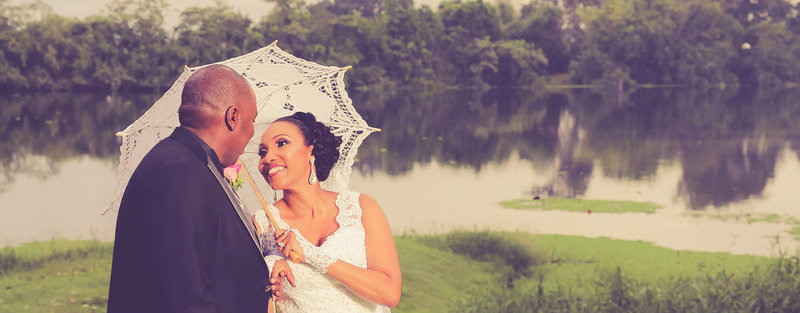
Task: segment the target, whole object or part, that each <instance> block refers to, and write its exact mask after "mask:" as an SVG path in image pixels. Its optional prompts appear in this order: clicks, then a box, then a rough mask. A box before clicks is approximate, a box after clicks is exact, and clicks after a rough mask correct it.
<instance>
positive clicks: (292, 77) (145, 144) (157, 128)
mask: <svg viewBox="0 0 800 313" xmlns="http://www.w3.org/2000/svg"><path fill="white" fill-rule="evenodd" d="M218 64H224V65H227V66H230V67H231V68H233V69H234V70H236V71H237V72H239V73H241V74H242V76H243V77H244V78H245V79H247V81H248V82H250V84H251V86H252V87H253V90H254V91H255V94H256V101H257V107H258V116H257V117H256V127H255V133H254V135H253V138H251V139H250V141H249V143H248V145H247V146H246V147H245V153H244V154H243V155H242V156H241V158H240V160H241V162H242V164H243V165H244V166H245V168H246V169H248V170H249V172H251V173H257V172H258V159H259V158H258V154H257V149H258V144H259V141H260V139H261V135H262V133H263V132H264V130H266V128H267V127H268V126H269V124H270V123H272V121H274V120H275V119H277V118H280V117H283V116H287V115H291V114H294V112H298V111H302V112H310V113H313V114H314V115H315V116H316V117H317V120H319V121H320V122H322V123H324V124H326V125H328V126H329V127H331V130H332V131H333V133H334V134H335V135H337V136H340V137H341V138H342V145H341V146H340V147H339V153H340V157H339V160H338V162H337V163H336V164H335V165H334V167H333V169H332V170H331V174H330V177H329V178H328V179H327V180H326V181H325V182H323V183H322V188H324V189H326V190H331V191H336V192H341V191H345V190H347V189H348V184H349V181H350V173H351V171H352V166H353V161H354V160H355V156H356V153H357V152H358V147H359V145H361V142H362V141H363V140H364V139H365V138H366V137H367V136H368V135H369V134H370V133H372V132H374V131H378V129H376V128H372V127H370V126H369V125H367V122H366V121H364V119H363V118H361V116H360V115H359V114H358V112H356V110H355V108H354V107H353V104H352V101H351V100H350V98H349V97H348V96H347V92H346V91H345V88H344V73H345V72H346V71H347V69H349V68H350V67H344V68H340V67H333V66H324V65H320V64H317V63H314V62H310V61H306V60H303V59H300V58H297V57H295V56H293V55H291V54H289V53H287V52H285V51H283V50H281V49H280V48H278V46H277V41H276V42H273V43H272V44H271V45H269V46H266V47H263V48H261V49H258V50H256V51H253V52H251V53H248V54H246V55H243V56H239V57H236V58H232V59H229V60H226V61H223V62H219V63H218ZM202 67H204V66H200V67H193V68H189V67H187V68H185V69H184V71H183V73H182V74H181V76H180V77H178V79H177V80H176V81H175V83H174V84H173V85H172V87H171V88H170V89H169V90H167V92H166V93H164V95H163V96H162V97H161V98H160V99H159V100H158V101H156V103H155V104H153V106H152V107H151V108H150V109H148V110H147V111H146V112H145V113H144V114H143V115H142V116H141V117H139V119H137V120H136V121H134V122H133V123H132V124H131V125H130V126H128V127H127V128H126V129H125V130H123V131H121V132H119V133H117V135H118V136H120V137H121V138H122V146H121V147H120V158H119V167H118V169H117V179H118V181H117V188H116V191H115V194H114V198H113V199H112V202H111V204H109V206H108V207H107V208H106V209H105V210H103V212H102V213H103V214H105V213H106V212H108V211H109V210H113V211H116V210H117V209H118V208H119V205H120V200H121V199H122V194H123V193H124V192H125V187H126V186H127V184H128V180H129V179H130V177H131V175H132V174H133V171H134V170H135V169H136V166H138V164H139V162H140V161H141V160H142V158H143V157H144V156H145V154H147V152H148V151H150V149H152V148H153V146H155V145H156V143H158V142H159V141H161V140H162V139H164V138H166V137H168V136H169V135H170V134H171V133H172V131H173V130H174V129H175V128H176V127H178V125H179V122H178V106H179V105H180V102H181V92H182V91H183V85H184V83H185V82H186V79H188V78H189V76H191V74H192V73H193V72H194V71H196V70H198V69H200V68H202ZM253 181H254V182H255V183H256V185H257V189H258V191H255V190H247V189H248V188H242V189H241V190H240V195H242V196H243V197H245V198H247V197H248V196H250V197H252V196H253V194H251V193H254V192H260V193H270V192H272V190H271V189H270V188H269V185H268V184H266V182H265V181H264V180H263V179H254V180H253ZM248 194H249V195H248Z"/></svg>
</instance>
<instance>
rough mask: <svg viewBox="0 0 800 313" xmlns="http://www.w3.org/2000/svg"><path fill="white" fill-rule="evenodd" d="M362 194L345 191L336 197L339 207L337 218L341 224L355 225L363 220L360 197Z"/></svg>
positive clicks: (341, 225)
mask: <svg viewBox="0 0 800 313" xmlns="http://www.w3.org/2000/svg"><path fill="white" fill-rule="evenodd" d="M360 197H361V194H360V193H358V192H355V191H343V192H341V193H339V196H338V197H337V198H336V206H337V207H338V208H339V210H340V212H339V216H338V218H337V219H336V221H337V222H339V226H340V227H343V226H345V225H353V224H355V223H358V222H361V205H360V204H359V199H360Z"/></svg>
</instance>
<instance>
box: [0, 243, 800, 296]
mask: <svg viewBox="0 0 800 313" xmlns="http://www.w3.org/2000/svg"><path fill="white" fill-rule="evenodd" d="M395 243H396V246H397V250H398V256H399V258H400V267H401V270H402V272H403V291H402V300H401V301H400V305H399V306H398V307H397V308H395V309H393V312H445V311H447V309H448V307H449V308H450V309H451V310H452V311H457V312H477V311H479V312H535V311H537V309H538V310H539V311H546V312H629V311H633V312H733V311H737V312H738V311H746V312H754V311H756V310H759V311H769V312H794V311H792V310H796V309H797V305H798V302H797V299H796V297H795V296H794V295H795V294H796V292H797V291H798V290H797V286H798V279H800V273H798V265H799V264H798V260H797V259H796V258H788V257H787V258H776V259H768V258H757V257H750V256H736V255H730V254H724V253H700V252H696V253H692V252H685V251H680V252H678V254H677V257H676V251H673V250H669V249H665V248H659V247H654V246H652V245H651V244H648V243H644V242H634V241H622V240H610V239H607V238H583V237H574V236H559V235H531V234H526V233H489V232H480V231H479V232H458V233H452V234H445V235H423V236H419V235H403V236H396V237H395ZM10 255H15V258H16V259H17V260H25V262H28V263H29V264H34V263H35V265H32V266H20V265H19V264H22V263H24V262H19V261H18V262H17V263H15V264H17V265H15V266H11V267H8V266H6V268H13V269H12V270H10V271H8V272H6V273H5V274H3V275H0V286H3V289H2V291H0V309H1V310H3V311H4V312H5V311H9V312H17V311H29V312H50V311H52V310H56V311H58V312H85V311H87V310H92V311H95V312H104V311H105V305H106V302H107V295H108V278H109V275H110V268H111V256H112V245H111V244H110V243H100V242H96V241H67V240H56V241H50V242H39V243H29V244H26V245H23V246H21V247H10V248H4V249H2V250H0V256H3V259H4V260H8V259H10V258H8V256H10ZM515 260H516V261H515ZM2 264H4V265H8V264H11V263H10V262H8V261H3V263H2ZM506 264H508V265H511V264H516V265H517V269H518V270H519V271H520V272H528V273H530V274H529V275H520V276H517V277H516V279H515V280H514V284H513V286H509V285H508V284H506V282H507V279H508V277H507V276H506V275H505V274H507V273H508V272H505V273H504V272H503V271H504V268H505V266H506Z"/></svg>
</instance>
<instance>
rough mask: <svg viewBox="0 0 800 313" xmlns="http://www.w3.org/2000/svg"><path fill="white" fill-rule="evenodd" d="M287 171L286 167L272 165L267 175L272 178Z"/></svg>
mask: <svg viewBox="0 0 800 313" xmlns="http://www.w3.org/2000/svg"><path fill="white" fill-rule="evenodd" d="M285 169H286V166H285V165H279V164H274V165H270V166H269V170H267V175H269V177H272V176H275V175H278V173H280V172H282V171H283V170H285Z"/></svg>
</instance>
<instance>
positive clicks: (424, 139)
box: [353, 88, 800, 209]
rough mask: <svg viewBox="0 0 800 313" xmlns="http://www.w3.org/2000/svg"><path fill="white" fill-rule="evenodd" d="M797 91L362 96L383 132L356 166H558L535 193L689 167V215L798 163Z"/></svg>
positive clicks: (568, 193) (398, 169)
mask: <svg viewBox="0 0 800 313" xmlns="http://www.w3.org/2000/svg"><path fill="white" fill-rule="evenodd" d="M798 95H800V91H797V90H779V91H770V90H757V91H754V90H750V89H746V88H742V89H739V90H718V89H712V90H707V91H703V92H698V91H692V90H687V89H638V90H635V91H633V92H630V93H626V94H622V95H616V94H613V93H609V92H606V91H605V90H592V89H578V90H549V91H547V92H533V91H527V90H518V89H514V90H489V91H481V90H467V91H464V90H458V91H447V92H428V93H425V92H399V93H397V94H395V95H393V96H391V97H385V98H381V97H374V96H371V95H364V94H356V95H353V96H354V103H356V104H363V107H364V108H365V109H363V110H362V112H363V114H364V115H365V117H366V118H367V120H368V121H369V122H370V124H372V125H376V126H377V127H381V128H383V129H384V132H382V133H380V134H377V135H374V136H372V137H370V138H369V139H367V140H366V142H365V144H364V145H363V146H362V148H361V149H360V150H359V158H360V162H359V163H357V164H356V167H357V168H358V169H359V170H361V171H363V172H367V173H369V172H372V171H385V172H387V173H389V174H392V175H402V174H403V173H405V172H407V171H409V170H411V168H412V167H413V165H414V164H417V163H419V164H426V163H429V162H438V163H441V164H452V165H453V166H466V167H471V168H474V169H475V170H476V171H480V168H481V166H482V165H486V164H490V163H502V162H503V161H504V160H506V159H507V158H508V157H509V155H511V154H512V153H513V152H516V153H518V154H519V155H520V156H521V157H522V158H523V159H527V160H530V161H531V162H532V163H533V164H534V166H536V167H538V168H549V167H552V166H557V168H558V170H557V171H556V174H555V175H554V176H553V177H552V178H551V179H550V181H549V183H547V184H544V185H538V186H535V187H534V189H533V190H532V195H538V194H549V195H554V196H562V197H579V196H581V195H583V193H584V192H585V191H586V189H587V186H588V184H589V179H590V177H591V175H592V173H593V171H594V170H595V168H596V167H597V166H598V165H599V168H600V169H602V175H604V176H606V177H611V178H618V179H623V180H645V179H650V178H652V176H654V175H656V171H657V169H658V167H659V165H660V164H661V163H662V162H664V161H673V162H679V163H680V164H681V165H682V168H683V173H682V180H681V183H680V186H679V189H678V190H679V194H677V195H675V196H676V197H682V198H684V199H685V201H686V204H687V206H688V207H689V208H692V209H704V208H706V207H708V206H713V207H720V206H724V205H726V204H729V203H733V202H736V201H740V200H744V199H747V198H750V197H758V196H760V195H761V193H762V192H763V190H764V187H765V186H766V185H767V183H768V182H769V179H770V178H771V177H773V176H774V174H775V173H774V172H775V167H776V163H777V161H778V155H779V152H780V151H781V150H782V149H783V148H784V147H786V146H787V145H788V146H789V147H790V148H791V149H792V150H793V151H795V152H797V153H798V155H800V148H798V147H800V139H799V138H800V126H798V124H797V123H795V121H796V120H797V119H798V118H800V103H797V102H796V101H792V99H797V96H798Z"/></svg>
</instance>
